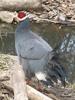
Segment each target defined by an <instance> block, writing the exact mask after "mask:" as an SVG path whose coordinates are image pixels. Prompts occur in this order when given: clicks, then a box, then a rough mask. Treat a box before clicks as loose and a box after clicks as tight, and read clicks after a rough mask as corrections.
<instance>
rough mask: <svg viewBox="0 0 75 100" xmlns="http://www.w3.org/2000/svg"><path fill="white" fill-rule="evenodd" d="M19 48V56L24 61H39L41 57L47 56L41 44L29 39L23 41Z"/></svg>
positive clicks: (47, 51) (46, 51)
mask: <svg viewBox="0 0 75 100" xmlns="http://www.w3.org/2000/svg"><path fill="white" fill-rule="evenodd" d="M19 46H20V55H21V57H24V58H25V59H35V60H36V59H41V58H42V57H43V56H45V55H48V53H49V50H47V49H46V48H45V47H44V46H43V45H42V43H41V42H40V41H39V40H37V39H30V40H27V41H23V43H22V44H20V45H19Z"/></svg>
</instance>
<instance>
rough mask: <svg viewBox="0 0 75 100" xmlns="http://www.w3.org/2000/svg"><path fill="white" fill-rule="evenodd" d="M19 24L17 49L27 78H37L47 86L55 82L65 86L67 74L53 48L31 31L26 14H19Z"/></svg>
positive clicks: (16, 36) (16, 32)
mask: <svg viewBox="0 0 75 100" xmlns="http://www.w3.org/2000/svg"><path fill="white" fill-rule="evenodd" d="M18 20H19V24H18V26H17V28H16V31H15V48H16V53H17V55H18V57H19V61H20V64H21V65H22V66H23V70H24V72H25V74H26V76H27V77H28V78H29V79H31V78H32V77H34V76H35V77H36V78H37V79H38V81H40V82H42V83H44V84H45V85H47V86H49V85H53V84H54V81H55V82H58V80H60V81H61V83H62V84H63V85H64V84H65V79H66V74H65V70H64V68H63V67H62V66H61V64H60V63H59V62H58V61H56V60H55V59H54V58H55V55H56V54H55V52H54V50H53V49H52V47H51V46H50V45H49V44H48V43H47V42H46V41H45V40H44V39H43V38H41V37H40V36H38V35H37V34H36V33H34V32H32V30H31V29H30V22H29V18H28V17H27V15H26V13H25V12H23V11H20V12H19V13H18Z"/></svg>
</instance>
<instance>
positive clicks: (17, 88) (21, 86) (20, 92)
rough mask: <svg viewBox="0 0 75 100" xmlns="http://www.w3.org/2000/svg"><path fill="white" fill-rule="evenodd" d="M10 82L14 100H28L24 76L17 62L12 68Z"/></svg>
mask: <svg viewBox="0 0 75 100" xmlns="http://www.w3.org/2000/svg"><path fill="white" fill-rule="evenodd" d="M11 82H12V86H13V89H14V100H28V97H27V87H26V82H25V75H24V72H23V70H22V66H21V65H20V64H19V63H18V62H16V63H15V65H14V64H13V66H12V74H11Z"/></svg>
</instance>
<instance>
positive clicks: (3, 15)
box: [0, 11, 16, 23]
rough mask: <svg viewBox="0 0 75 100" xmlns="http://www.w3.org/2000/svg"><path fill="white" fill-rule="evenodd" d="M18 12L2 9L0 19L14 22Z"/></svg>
mask: <svg viewBox="0 0 75 100" xmlns="http://www.w3.org/2000/svg"><path fill="white" fill-rule="evenodd" d="M15 16H16V12H9V11H0V20H1V21H3V22H6V23H12V22H13V19H14V18H15Z"/></svg>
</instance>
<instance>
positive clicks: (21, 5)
mask: <svg viewBox="0 0 75 100" xmlns="http://www.w3.org/2000/svg"><path fill="white" fill-rule="evenodd" d="M39 7H41V0H0V10H3V9H5V10H6V9H7V10H20V9H22V10H23V9H27V8H39Z"/></svg>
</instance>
